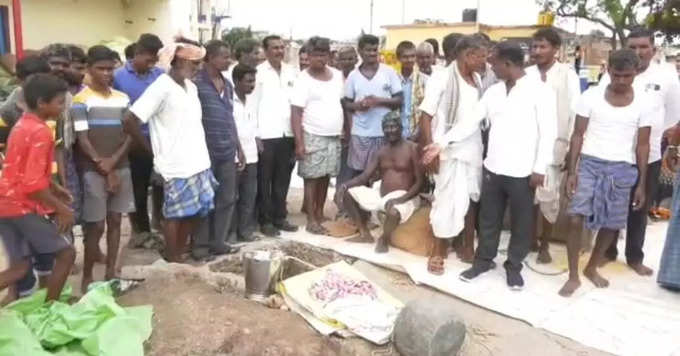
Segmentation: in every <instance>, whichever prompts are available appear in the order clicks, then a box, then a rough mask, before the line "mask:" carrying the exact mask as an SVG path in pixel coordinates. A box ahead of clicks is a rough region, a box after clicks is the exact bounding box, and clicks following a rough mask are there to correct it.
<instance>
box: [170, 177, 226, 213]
mask: <svg viewBox="0 0 680 356" xmlns="http://www.w3.org/2000/svg"><path fill="white" fill-rule="evenodd" d="M217 184H218V183H217V180H216V179H215V177H214V176H213V174H212V171H211V170H210V169H207V170H205V171H202V172H200V173H197V174H195V175H193V176H191V177H189V178H172V179H170V180H168V181H166V182H165V183H164V185H163V193H164V202H163V216H164V217H165V218H167V219H180V218H187V217H192V216H196V215H198V216H200V217H205V216H207V215H208V213H209V212H210V211H212V210H213V209H215V201H214V200H215V199H214V198H215V188H216V187H217Z"/></svg>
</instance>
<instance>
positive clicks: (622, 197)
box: [569, 155, 638, 230]
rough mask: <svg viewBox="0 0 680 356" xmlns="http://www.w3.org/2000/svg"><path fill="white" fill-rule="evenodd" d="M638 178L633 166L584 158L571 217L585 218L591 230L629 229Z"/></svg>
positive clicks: (572, 202) (585, 156)
mask: <svg viewBox="0 0 680 356" xmlns="http://www.w3.org/2000/svg"><path fill="white" fill-rule="evenodd" d="M637 177H638V170H637V168H636V167H635V166H633V165H632V164H630V163H627V162H612V161H606V160H602V159H599V158H596V157H592V156H588V155H582V156H581V161H580V163H579V166H578V183H577V187H576V194H574V197H573V198H572V200H571V203H570V204H569V214H571V215H582V216H583V217H585V225H586V228H587V229H589V230H597V229H600V228H605V229H610V230H621V229H625V228H626V224H627V221H628V207H629V205H630V194H631V189H632V188H633V185H635V182H636V181H637Z"/></svg>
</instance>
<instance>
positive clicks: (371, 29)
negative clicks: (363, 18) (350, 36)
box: [368, 0, 373, 34]
mask: <svg viewBox="0 0 680 356" xmlns="http://www.w3.org/2000/svg"><path fill="white" fill-rule="evenodd" d="M368 33H370V34H373V0H371V23H370V26H369V30H368Z"/></svg>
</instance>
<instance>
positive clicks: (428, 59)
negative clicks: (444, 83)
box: [416, 42, 435, 77]
mask: <svg viewBox="0 0 680 356" xmlns="http://www.w3.org/2000/svg"><path fill="white" fill-rule="evenodd" d="M434 62H435V59H434V49H433V48H432V44H430V42H422V43H421V44H419V45H418V47H416V65H417V66H418V71H419V72H420V73H422V74H424V75H426V76H427V77H429V76H431V75H432V66H433V65H434Z"/></svg>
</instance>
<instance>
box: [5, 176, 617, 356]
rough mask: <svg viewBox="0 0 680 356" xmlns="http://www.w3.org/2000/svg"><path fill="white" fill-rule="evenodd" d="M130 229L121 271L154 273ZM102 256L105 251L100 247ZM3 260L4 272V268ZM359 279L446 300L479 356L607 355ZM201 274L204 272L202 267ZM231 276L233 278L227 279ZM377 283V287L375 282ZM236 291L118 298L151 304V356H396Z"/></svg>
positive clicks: (98, 274) (153, 257) (297, 218)
mask: <svg viewBox="0 0 680 356" xmlns="http://www.w3.org/2000/svg"><path fill="white" fill-rule="evenodd" d="M300 197H301V192H300V190H299V189H292V190H291V193H290V194H289V211H290V214H291V220H293V222H294V223H297V224H299V225H303V224H304V218H303V216H302V215H300V214H299V208H300V205H301V204H300ZM327 206H328V209H327V210H328V211H327V215H328V216H333V214H334V213H335V211H334V208H333V204H332V203H329V204H327ZM129 235H130V234H129V225H128V224H127V221H126V222H125V224H124V228H123V236H122V240H123V241H122V242H121V246H124V247H123V248H122V251H121V256H120V258H119V260H120V264H121V265H123V266H131V265H150V264H152V263H153V262H155V261H157V260H158V259H159V254H158V253H157V252H156V251H152V250H144V249H130V248H128V247H127V241H128V240H129V237H130V236H129ZM76 241H77V243H76V245H77V247H78V257H77V260H76V261H77V262H76V263H77V264H79V265H82V240H81V239H77V240H76ZM102 248H105V247H104V243H102ZM296 249H297V250H295V249H294V250H290V251H286V252H287V253H289V254H293V255H299V256H302V255H305V256H307V257H308V259H307V260H308V261H310V260H311V261H314V262H315V263H316V264H317V265H324V264H327V263H330V262H333V261H335V260H337V259H338V258H342V257H341V256H340V257H338V256H331V257H330V258H329V257H328V256H327V255H320V254H318V253H316V252H314V251H313V250H307V249H306V248H304V247H302V248H300V247H296ZM2 263H3V261H2V256H0V267H2V266H3V264H2ZM359 264H361V265H362V266H363V269H362V272H363V273H364V274H366V275H367V276H368V277H369V278H370V279H371V280H374V278H375V280H376V283H380V284H381V286H382V287H383V288H385V289H386V290H388V291H389V292H391V293H393V295H395V296H396V297H397V298H401V299H402V300H403V301H406V300H408V299H412V298H417V297H428V296H432V295H437V296H442V297H443V298H446V299H445V300H446V302H448V303H454V305H455V306H456V308H459V309H460V315H461V316H462V317H463V318H464V319H465V321H466V323H467V324H468V341H466V345H465V347H464V349H463V351H462V352H461V354H462V355H466V356H468V355H469V356H477V355H484V356H485V355H536V356H539V355H541V356H542V355H563V356H576V355H578V356H586V355H596V356H600V355H606V354H605V353H602V352H599V351H597V350H593V349H590V348H586V347H584V346H582V345H580V344H578V343H576V342H574V341H571V340H568V339H565V338H562V337H559V336H556V335H553V334H550V333H548V332H546V331H544V330H539V329H535V328H533V327H531V326H529V325H528V324H526V323H523V322H520V321H517V320H514V319H511V318H507V317H505V316H502V315H499V314H497V313H494V312H492V311H488V310H485V309H482V308H479V307H477V306H474V305H472V304H469V303H467V302H464V301H462V300H460V299H457V298H454V297H450V296H444V295H442V294H441V293H439V292H436V291H434V290H431V289H429V288H427V287H421V286H415V285H414V284H413V283H412V282H410V280H409V279H408V277H407V276H406V275H403V274H401V273H396V272H392V271H387V270H384V269H382V268H380V267H376V266H373V265H370V264H367V263H365V262H362V261H358V262H357V264H355V266H357V265H359ZM198 267H201V266H198ZM204 269H205V270H212V272H218V273H221V274H224V272H229V273H232V274H234V273H235V274H238V273H241V267H240V266H239V265H238V264H229V263H226V264H221V265H220V264H219V263H218V264H215V265H213V266H208V267H206V268H204ZM227 274H228V273H227ZM102 277H103V266H100V265H98V266H97V267H96V270H95V278H97V279H101V278H102ZM80 278H81V275H80V274H76V275H73V276H71V278H69V283H70V284H71V285H72V287H73V290H74V292H76V294H78V293H77V292H78V291H79V290H80ZM378 281H380V282H378ZM242 294H243V292H242V291H237V290H233V288H226V289H224V288H216V287H215V286H212V285H209V284H207V283H206V282H205V281H204V280H201V279H200V278H198V277H197V276H196V275H195V274H192V273H181V272H180V273H170V274H154V275H153V276H152V277H150V278H148V279H147V280H146V281H144V282H143V283H141V284H140V285H139V286H138V287H137V288H135V289H134V290H132V291H129V292H128V293H126V294H125V295H123V296H121V297H120V298H119V302H120V303H121V304H123V305H142V304H151V305H153V308H154V318H153V334H152V336H151V339H150V340H149V342H147V345H146V350H147V352H146V353H147V355H152V356H154V355H158V356H160V355H163V356H212V355H246V356H250V355H271V356H276V355H301V356H326V355H328V356H334V355H343V356H344V355H347V356H349V355H366V356H381V355H385V356H386V355H398V353H397V351H396V350H394V349H393V347H391V346H389V345H388V346H387V347H379V346H375V345H372V344H370V343H368V342H366V341H363V340H361V339H358V338H352V339H342V338H340V337H336V336H331V337H324V336H321V335H320V334H318V333H317V332H316V331H314V330H313V329H312V328H311V327H310V326H308V324H307V323H306V322H305V321H304V320H303V319H302V318H301V317H300V316H298V315H297V314H295V313H292V312H290V311H287V310H280V309H271V308H268V307H266V306H263V305H261V304H258V303H256V302H253V301H249V300H247V299H245V298H243V296H242Z"/></svg>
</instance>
